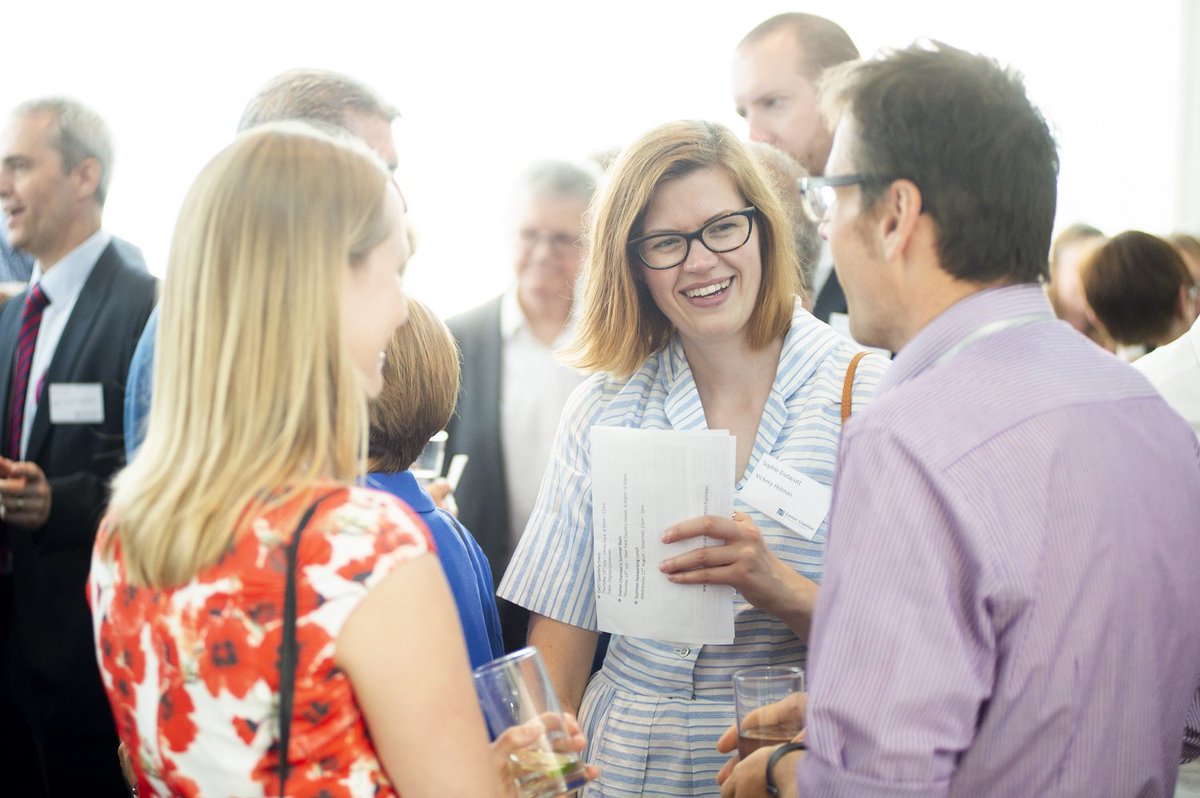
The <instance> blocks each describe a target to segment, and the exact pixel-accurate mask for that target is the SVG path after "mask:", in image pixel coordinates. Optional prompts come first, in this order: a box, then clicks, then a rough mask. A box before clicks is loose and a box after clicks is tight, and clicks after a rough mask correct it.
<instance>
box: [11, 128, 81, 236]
mask: <svg viewBox="0 0 1200 798" xmlns="http://www.w3.org/2000/svg"><path fill="white" fill-rule="evenodd" d="M57 126H58V123H57V120H56V119H55V117H54V115H53V114H51V113H45V112H39V113H35V114H29V115H27V116H15V117H13V118H12V119H10V120H9V122H8V125H7V127H6V128H5V130H4V132H3V134H0V203H3V208H4V215H5V217H6V219H5V220H6V222H7V224H8V238H9V242H10V243H11V244H12V245H13V246H14V247H17V248H18V249H23V250H25V251H26V252H28V253H30V254H31V255H33V256H34V257H37V258H45V257H46V256H47V255H48V254H50V253H52V252H54V251H55V250H56V248H57V247H59V246H61V245H62V240H63V239H64V237H65V235H66V234H67V231H68V230H69V229H70V227H71V225H72V223H73V222H74V220H75V217H76V215H77V214H78V212H79V206H78V202H77V197H76V193H77V186H76V185H75V181H73V180H72V179H71V175H70V174H67V173H64V172H63V161H62V154H61V153H60V152H59V151H58V148H57V147H56V146H55V144H54V138H55V136H56V135H57Z"/></svg>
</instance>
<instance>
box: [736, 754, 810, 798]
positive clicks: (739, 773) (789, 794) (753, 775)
mask: <svg viewBox="0 0 1200 798" xmlns="http://www.w3.org/2000/svg"><path fill="white" fill-rule="evenodd" d="M778 747H779V746H777V745H774V746H770V747H768V748H760V749H758V750H757V751H755V752H754V753H753V754H751V755H750V756H748V757H746V759H745V760H744V761H742V762H738V761H737V759H736V758H734V759H731V760H729V762H726V763H725V767H724V768H722V769H721V773H720V774H719V775H718V776H717V781H718V782H719V783H720V785H721V798H766V795H767V762H768V761H769V760H770V758H771V754H772V753H774V752H775V749H776V748H778ZM802 755H803V752H802V751H792V752H791V753H788V754H785V755H784V756H783V757H782V758H780V760H779V761H778V762H776V763H775V774H774V775H775V787H776V788H777V789H778V790H779V795H780V796H782V798H798V795H799V791H798V790H797V789H796V764H797V763H798V762H799V761H800V757H801V756H802ZM730 765H733V766H734V767H732V768H730Z"/></svg>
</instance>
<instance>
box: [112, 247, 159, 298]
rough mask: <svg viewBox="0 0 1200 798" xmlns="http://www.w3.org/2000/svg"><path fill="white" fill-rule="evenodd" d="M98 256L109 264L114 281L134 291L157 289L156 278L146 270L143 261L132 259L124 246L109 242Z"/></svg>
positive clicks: (152, 290)
mask: <svg viewBox="0 0 1200 798" xmlns="http://www.w3.org/2000/svg"><path fill="white" fill-rule="evenodd" d="M100 258H101V260H102V261H107V262H108V263H109V264H110V265H111V267H112V270H113V280H114V282H117V283H119V284H120V285H122V286H123V287H126V288H127V289H130V290H135V291H149V292H151V293H153V292H154V291H156V290H157V287H158V278H156V277H155V276H154V275H152V274H150V272H148V271H146V267H145V265H144V264H143V263H140V262H139V261H137V260H135V259H132V258H131V257H130V256H129V253H128V252H126V250H125V248H124V247H121V246H117V245H116V244H115V243H110V244H109V245H108V247H106V248H105V250H104V252H103V253H102V254H101V256H100Z"/></svg>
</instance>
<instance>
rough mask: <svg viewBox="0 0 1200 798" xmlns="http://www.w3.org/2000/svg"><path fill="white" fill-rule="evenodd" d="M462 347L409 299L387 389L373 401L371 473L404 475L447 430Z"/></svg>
mask: <svg viewBox="0 0 1200 798" xmlns="http://www.w3.org/2000/svg"><path fill="white" fill-rule="evenodd" d="M458 376H459V358H458V344H456V343H455V342H454V336H453V335H451V334H450V330H449V328H447V327H446V325H445V323H444V322H443V321H442V320H441V319H439V318H438V317H437V316H435V315H434V314H433V311H431V310H430V309H429V308H427V307H425V305H423V304H421V303H420V302H417V301H416V300H414V299H410V300H408V321H407V322H405V324H404V326H403V327H401V328H400V329H398V330H396V333H395V334H394V335H393V336H392V340H391V343H389V344H388V348H387V355H386V357H385V358H384V361H383V390H382V391H380V392H379V396H377V397H376V398H375V401H373V402H371V445H370V456H371V470H372V471H382V472H384V473H393V472H396V471H404V470H405V469H407V468H408V467H409V466H410V465H412V464H413V461H414V460H416V459H417V455H419V454H420V453H421V449H422V448H424V446H425V443H426V442H427V441H428V440H429V438H430V437H431V436H433V435H434V434H435V433H436V432H438V431H439V430H441V429H444V428H445V426H446V424H448V423H449V422H450V416H452V415H453V414H454V405H455V403H456V402H457V401H458Z"/></svg>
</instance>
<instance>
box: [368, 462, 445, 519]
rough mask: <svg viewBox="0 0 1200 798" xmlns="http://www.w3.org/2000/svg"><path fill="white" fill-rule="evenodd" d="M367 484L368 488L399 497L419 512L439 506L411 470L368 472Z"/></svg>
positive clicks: (431, 510) (430, 510)
mask: <svg viewBox="0 0 1200 798" xmlns="http://www.w3.org/2000/svg"><path fill="white" fill-rule="evenodd" d="M366 485H367V487H368V488H375V489H376V490H382V491H386V492H387V493H390V494H392V495H393V496H396V497H399V498H400V499H401V500H403V501H404V503H405V504H407V505H408V506H409V507H411V508H413V510H414V511H415V512H418V513H429V512H433V510H434V508H435V507H436V506H437V505H435V504H434V502H433V497H432V496H430V495H429V494H428V493H427V492H426V491H425V489H424V488H422V487H421V483H420V482H417V478H416V477H415V476H413V473H412V472H411V471H398V472H396V473H393V474H384V473H381V472H378V471H373V472H371V473H370V474H367V478H366Z"/></svg>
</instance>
